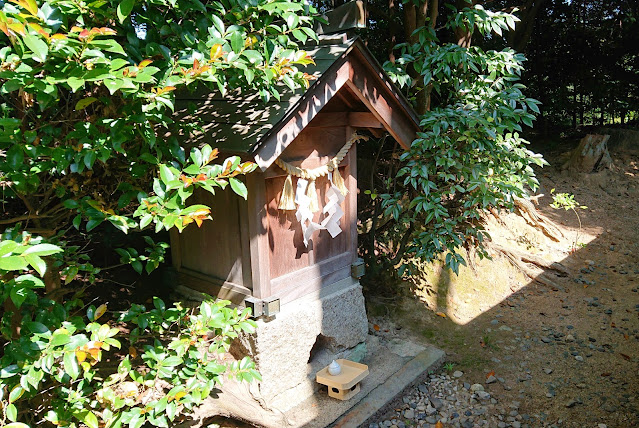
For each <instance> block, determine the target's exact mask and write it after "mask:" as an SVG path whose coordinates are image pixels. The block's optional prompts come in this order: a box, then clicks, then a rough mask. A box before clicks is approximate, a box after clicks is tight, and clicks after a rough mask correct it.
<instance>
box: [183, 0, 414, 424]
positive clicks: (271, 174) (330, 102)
mask: <svg viewBox="0 0 639 428" xmlns="http://www.w3.org/2000/svg"><path fill="white" fill-rule="evenodd" d="M340 8H341V10H340V11H337V10H336V11H335V15H337V18H338V19H330V20H329V24H326V25H325V27H324V28H321V29H320V30H321V32H322V33H323V34H324V35H323V36H321V41H320V43H319V45H316V46H314V47H308V48H307V49H306V50H307V51H308V53H309V54H310V56H311V57H312V58H313V59H314V61H315V63H316V64H315V66H309V67H308V68H307V69H306V70H305V71H307V72H308V73H309V74H314V75H315V76H316V77H317V79H316V80H315V81H313V82H312V85H311V87H310V88H309V89H308V90H307V91H306V92H292V91H289V92H284V93H282V96H281V99H280V100H279V101H275V100H273V101H270V102H268V103H262V101H261V100H260V99H259V96H258V95H257V94H255V95H252V96H241V97H240V96H235V97H233V96H230V97H228V96H227V97H226V98H219V97H218V95H217V94H191V95H190V96H186V97H185V96H183V97H182V98H181V99H180V102H179V104H178V108H181V109H182V113H181V114H182V115H186V113H184V111H186V105H187V104H188V103H191V102H193V103H196V105H197V107H198V108H197V110H196V114H197V115H198V116H199V117H200V118H201V119H203V122H204V124H203V128H204V130H203V132H199V133H197V134H192V135H189V136H187V137H188V142H189V144H205V143H208V144H210V145H211V146H213V147H217V148H218V149H219V150H220V152H221V153H222V155H232V154H235V155H239V156H241V157H242V158H243V159H245V160H253V161H255V162H256V163H257V164H258V165H259V169H258V170H257V171H256V172H253V173H251V174H248V175H247V176H246V186H247V189H248V200H244V199H242V198H240V197H239V196H237V195H235V194H234V193H233V192H231V191H230V190H229V191H220V192H218V193H217V194H216V195H215V196H212V195H210V194H209V193H207V192H201V193H199V194H196V195H194V196H193V198H194V199H196V200H194V201H193V203H197V204H206V205H208V206H210V207H212V216H213V221H208V222H205V223H204V224H203V225H202V227H201V228H199V229H198V228H197V227H192V226H189V227H187V228H186V229H185V230H184V231H183V232H182V233H181V234H179V233H177V232H173V235H172V237H171V241H172V246H171V250H172V258H173V265H174V267H175V269H176V270H177V272H178V274H179V283H180V285H183V286H187V287H189V288H191V289H196V290H198V291H202V292H205V293H207V294H209V295H213V296H217V297H219V298H222V299H227V300H231V301H232V302H234V303H236V304H244V305H247V306H250V307H252V308H253V313H254V315H256V316H257V317H258V329H257V332H256V333H255V334H254V335H250V336H246V337H240V338H239V340H238V341H237V343H236V344H235V345H234V348H232V350H231V352H232V353H234V355H235V356H236V357H241V356H243V355H251V356H252V357H253V358H254V360H255V361H256V363H257V367H258V370H259V371H260V373H261V375H262V379H263V380H262V382H260V383H259V394H258V395H259V397H260V398H259V402H260V403H261V405H264V403H266V405H268V406H269V408H277V409H279V410H281V411H285V410H286V409H288V408H291V407H292V406H294V405H295V404H296V403H298V402H300V401H301V400H304V399H305V398H306V397H309V396H311V395H312V394H314V393H316V391H317V388H318V384H317V383H316V382H315V373H316V372H317V371H318V370H319V369H320V368H321V367H323V366H325V365H326V364H328V363H329V362H330V361H331V360H332V359H336V358H348V355H349V354H348V353H349V352H352V351H351V350H353V349H356V348H357V347H359V348H360V349H361V348H362V347H364V348H365V346H364V342H365V341H366V338H367V333H368V321H367V318H366V311H365V307H364V297H363V294H362V291H361V286H360V284H359V280H358V278H359V276H360V275H361V272H360V269H357V268H356V267H357V266H353V264H354V262H356V261H357V195H358V188H357V146H358V145H361V144H366V139H367V138H366V137H365V135H366V134H372V135H377V136H381V134H382V133H384V132H388V133H390V135H391V136H393V137H394V138H395V139H396V140H397V142H398V143H399V144H401V145H402V147H405V148H408V147H409V146H410V144H411V142H412V141H413V140H414V138H415V134H416V132H417V131H418V130H419V126H418V121H417V117H416V116H415V114H414V112H413V111H412V109H411V107H410V105H409V103H408V101H407V100H406V99H405V98H404V97H403V96H402V95H401V93H400V92H399V91H398V90H397V89H396V88H395V86H394V85H393V84H392V83H391V81H390V80H389V78H388V76H386V75H385V74H384V72H383V71H382V68H381V66H380V65H379V64H378V63H377V61H376V60H375V59H374V58H373V57H372V55H371V53H370V52H369V51H368V49H367V48H366V47H365V46H364V44H363V43H362V42H361V41H360V40H359V39H357V38H349V37H348V36H346V35H344V34H336V35H326V34H327V33H330V32H332V31H335V28H337V27H339V25H335V24H334V23H335V22H339V23H343V22H344V21H347V20H349V19H350V20H351V21H355V23H354V26H359V25H360V23H361V22H364V19H363V16H365V13H364V12H363V3H361V2H352V3H348V4H346V5H344V6H341V7H340ZM349 16H350V18H349ZM347 18H348V19H347ZM351 28H353V25H351ZM358 272H359V273H358ZM352 273H353V275H352ZM262 315H263V316H262ZM353 386H354V385H351V386H349V388H352V387H353ZM351 392H352V391H351ZM251 395H252V396H255V393H253V392H252V393H251ZM244 417H247V415H244ZM249 419H250V418H249Z"/></svg>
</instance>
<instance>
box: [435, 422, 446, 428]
mask: <svg viewBox="0 0 639 428" xmlns="http://www.w3.org/2000/svg"><path fill="white" fill-rule="evenodd" d="M435 428H444V424H443V423H442V421H437V423H436V424H435Z"/></svg>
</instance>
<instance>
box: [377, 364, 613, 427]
mask: <svg viewBox="0 0 639 428" xmlns="http://www.w3.org/2000/svg"><path fill="white" fill-rule="evenodd" d="M485 383H486V384H487V385H490V384H501V385H502V386H503V387H504V388H508V386H507V385H506V384H505V383H504V379H502V378H498V377H495V376H492V375H491V376H489V377H488V378H487V379H486V382H485ZM394 404H395V405H394V406H393V410H392V411H389V412H387V413H386V414H385V415H383V416H382V417H379V418H378V420H376V421H375V422H372V423H369V425H368V428H385V427H387V428H406V427H429V428H430V427H434V428H440V427H444V426H446V427H455V428H473V427H498V428H506V427H512V428H526V427H528V428H532V427H537V426H542V425H543V426H549V427H559V426H561V424H562V421H561V420H559V421H557V423H556V424H552V425H547V424H546V418H547V415H546V414H544V413H543V412H539V413H536V414H532V415H530V414H527V413H520V411H519V408H520V406H521V402H520V401H510V402H500V401H499V400H498V399H497V398H495V397H494V396H492V395H491V393H489V392H487V391H486V387H485V386H484V385H482V384H479V383H474V384H470V383H468V382H466V381H465V380H464V373H463V372H461V371H455V372H453V373H452V375H449V374H447V373H436V374H431V375H429V376H428V379H427V380H426V381H425V382H420V383H419V384H417V385H416V386H415V387H413V388H411V389H410V390H408V391H405V392H404V395H403V396H402V397H401V400H399V399H398V400H396V402H395V403H394ZM575 404H577V403H576V402H575V403H573V404H572V406H574V405H575ZM596 427H597V428H607V425H606V424H603V423H600V424H597V425H596Z"/></svg>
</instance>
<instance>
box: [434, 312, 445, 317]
mask: <svg viewBox="0 0 639 428" xmlns="http://www.w3.org/2000/svg"><path fill="white" fill-rule="evenodd" d="M435 315H437V316H438V317H442V318H446V314H445V313H443V312H435Z"/></svg>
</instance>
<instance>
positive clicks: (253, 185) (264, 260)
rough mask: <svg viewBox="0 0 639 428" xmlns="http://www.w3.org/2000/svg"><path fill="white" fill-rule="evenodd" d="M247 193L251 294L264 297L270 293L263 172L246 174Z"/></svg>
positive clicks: (259, 297) (260, 297)
mask: <svg viewBox="0 0 639 428" xmlns="http://www.w3.org/2000/svg"><path fill="white" fill-rule="evenodd" d="M246 179H247V187H248V189H250V190H251V191H250V192H249V193H248V205H247V206H248V209H247V218H248V234H249V237H250V238H249V239H250V244H249V245H250V266H251V284H252V286H251V288H252V290H253V296H254V297H256V298H258V299H264V298H266V297H268V296H270V295H271V283H270V274H269V251H270V249H269V239H268V229H267V221H266V216H267V211H266V187H265V186H266V184H265V179H264V174H262V173H261V172H259V171H255V172H253V173H251V174H249V175H247V176H246Z"/></svg>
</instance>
